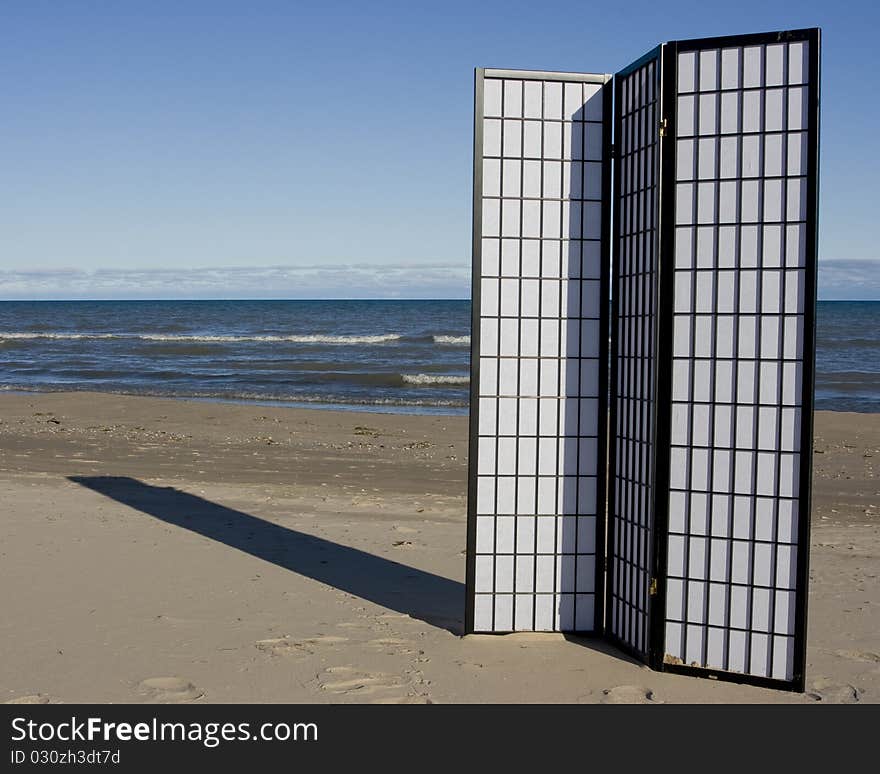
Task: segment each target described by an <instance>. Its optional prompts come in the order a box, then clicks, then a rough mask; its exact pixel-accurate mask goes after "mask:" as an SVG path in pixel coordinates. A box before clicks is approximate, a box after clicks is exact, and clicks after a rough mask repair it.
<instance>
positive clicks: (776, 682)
mask: <svg viewBox="0 0 880 774" xmlns="http://www.w3.org/2000/svg"><path fill="white" fill-rule="evenodd" d="M467 633H470V634H510V633H512V632H466V634H467ZM549 633H551V634H554V633H555V634H566V635H567V634H570V635H572V636H577V637H585V638H590V639H593V640H601V642H603V643H604V644H607V645H609V646H611V647H613V648H614V649H616V650H618V651H620V652H621V654H623V655H625V656H627V657H629V658H632V659H634V660H635V661H638V662H639V663H640V664H644V665H645V666H647V667H648V668H649V669H651V670H652V671H654V672H667V673H669V674H677V675H682V676H684V677H698V678H702V679H704V680H706V679H708V680H718V681H720V682H725V683H737V684H740V685H748V686H751V687H753V688H770V689H773V690H776V691H787V692H789V693H803V692H804V690H805V680H804V675H802V674H800V675H795V676H794V678H793V679H792V680H790V681H789V680H780V679H778V678H773V677H761V676H759V675H747V674H744V673H742V672H728V671H725V670H723V669H711V668H705V667H696V666H690V665H688V664H675V663H670V662H668V661H663V660H659V659H657V658H655V657H654V656H653V655H652V654H650V653H645V652H642V651H640V650H638V649H637V648H635V647H633V646H632V645H630V644H629V643H627V642H625V641H624V640H621V639H620V638H619V637H617V636H615V635H614V634H611V632H610V629H607V628H606V629H605V630H596V631H591V632H549Z"/></svg>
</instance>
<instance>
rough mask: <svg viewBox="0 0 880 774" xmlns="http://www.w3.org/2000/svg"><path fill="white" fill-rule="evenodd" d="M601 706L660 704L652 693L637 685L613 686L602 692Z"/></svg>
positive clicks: (648, 689)
mask: <svg viewBox="0 0 880 774" xmlns="http://www.w3.org/2000/svg"><path fill="white" fill-rule="evenodd" d="M599 701H600V703H602V704H662V703H663V702H662V700H661V699H658V698H657V696H656V694H655V693H654V691H652V690H651V689H650V688H642V687H641V686H639V685H615V686H614V687H613V688H606V689H605V690H604V691H602V698H601V699H600V700H599Z"/></svg>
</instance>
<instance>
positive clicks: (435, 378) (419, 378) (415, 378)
mask: <svg viewBox="0 0 880 774" xmlns="http://www.w3.org/2000/svg"><path fill="white" fill-rule="evenodd" d="M403 381H404V382H406V383H407V384H468V383H470V379H469V378H468V377H467V376H443V375H441V374H403Z"/></svg>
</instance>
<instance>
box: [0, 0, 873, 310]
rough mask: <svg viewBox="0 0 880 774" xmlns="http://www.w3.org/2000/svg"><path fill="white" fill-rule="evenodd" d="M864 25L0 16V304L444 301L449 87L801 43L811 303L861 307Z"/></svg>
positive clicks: (462, 12)
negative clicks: (718, 46)
mask: <svg viewBox="0 0 880 774" xmlns="http://www.w3.org/2000/svg"><path fill="white" fill-rule="evenodd" d="M878 24H880V10H878V6H877V5H876V4H875V3H873V2H865V1H864V0H857V1H856V2H850V3H828V2H815V1H814V0H802V2H799V3H797V4H785V7H784V6H783V4H781V3H767V2H766V0H763V1H762V2H753V1H752V0H743V1H741V2H737V3H727V4H715V3H711V2H706V1H705V0H703V2H675V1H674V0H669V1H668V2H666V3H657V2H640V1H631V2H626V3H607V4H598V3H589V2H584V0H579V1H578V2H568V1H567V0H566V1H565V2H555V3H547V2H540V3H539V2H536V1H533V2H520V1H519V0H506V1H505V2H493V1H492V0H486V1H485V2H481V3H473V2H443V3H421V2H414V1H412V2H399V3H398V2H383V1H382V0H374V2H371V3H364V2H334V1H333V0H325V1H324V2H320V3H306V2H295V1H294V0H288V1H287V2H272V1H270V0H249V2H246V3H245V2H226V1H225V0H211V1H210V2H201V1H200V0H175V2H166V1H165V0H151V1H150V2H144V1H143V0H141V2H132V1H130V0H117V1H116V2H112V1H111V0H104V1H101V0H76V1H75V0H4V2H3V3H2V5H0V106H2V107H0V116H2V118H0V137H2V141H0V170H2V173H0V298H4V299H23V298H32V299H37V298H218V297H229V298H235V297H242V298H277V297H289V298H297V297H326V298H340V297H404V298H418V297H430V298H466V297H467V296H468V294H469V277H470V250H471V248H470V241H471V238H470V230H471V186H472V180H471V175H472V127H473V69H474V67H478V66H485V67H499V68H520V69H544V70H563V71H580V72H615V71H616V70H619V69H621V68H622V67H624V66H626V65H627V64H628V63H629V62H631V61H632V60H634V59H636V58H637V57H639V56H640V55H641V54H642V53H644V52H646V51H648V50H649V49H651V48H653V47H654V46H655V45H656V44H657V43H659V42H662V41H665V40H674V39H684V38H692V37H706V36H713V35H722V34H737V33H744V32H760V31H767V30H777V29H793V28H799V27H811V26H820V27H822V30H823V51H822V56H823V61H822V127H821V172H820V191H821V203H820V253H819V254H820V263H819V265H820V285H819V287H820V290H819V294H820V298H825V299H856V298H873V299H880V248H878V245H877V239H876V232H877V222H878V214H880V212H878V209H880V208H878V197H877V190H876V181H877V180H878V179H880V154H878V152H877V142H878V140H877V127H878V126H880V100H878V99H877V98H876V96H874V95H876V80H875V79H876V75H875V73H876V56H877V55H876V50H877V43H876V29H877V27H878Z"/></svg>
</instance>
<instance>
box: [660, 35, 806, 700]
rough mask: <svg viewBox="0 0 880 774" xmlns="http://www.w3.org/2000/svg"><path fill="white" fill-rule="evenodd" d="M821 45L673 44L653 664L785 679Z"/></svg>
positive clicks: (798, 631) (792, 665)
mask: <svg viewBox="0 0 880 774" xmlns="http://www.w3.org/2000/svg"><path fill="white" fill-rule="evenodd" d="M818 44H819V40H818V31H815V30H813V31H804V32H800V33H787V34H779V35H777V34H774V35H767V36H748V37H743V38H726V39H725V38H722V39H714V40H707V41H688V42H679V43H677V44H670V45H671V46H674V47H675V54H674V56H673V57H672V62H674V68H675V74H674V83H675V91H676V98H675V106H674V109H673V111H672V112H671V115H672V116H674V118H673V123H674V129H675V131H674V136H675V143H674V154H675V161H674V193H671V195H672V196H673V208H674V222H673V223H672V224H668V225H667V226H664V228H667V227H668V228H670V229H674V231H673V236H672V239H671V253H672V254H671V255H669V256H664V260H665V261H667V262H668V263H670V264H671V265H672V267H673V272H672V274H673V278H672V280H671V299H670V312H671V314H670V317H671V330H670V336H671V340H672V353H671V359H672V362H671V367H670V369H669V379H670V383H671V384H670V399H671V406H670V407H669V408H668V409H667V410H668V411H669V412H670V413H669V415H668V416H667V417H666V419H667V421H668V427H669V438H668V442H669V455H670V458H669V491H668V495H667V496H668V502H667V504H666V505H667V508H668V513H667V519H668V535H667V536H666V546H665V564H666V576H665V589H664V591H665V594H664V596H665V628H664V632H663V637H664V646H663V661H664V665H665V666H667V667H671V668H675V667H681V666H684V667H690V668H696V669H698V670H710V671H712V672H715V673H717V674H718V675H719V676H725V677H730V676H736V675H741V676H744V677H748V678H753V679H755V680H766V681H770V682H780V683H785V684H789V685H791V686H794V687H802V684H803V673H804V648H805V626H806V594H807V588H806V584H807V567H806V564H807V560H808V550H809V536H808V529H809V488H810V470H811V456H812V454H811V449H812V432H811V429H812V389H813V386H812V373H813V357H814V355H813V348H814V345H813V324H814V323H813V319H814V306H815V253H816V244H815V233H816V208H817V204H816V202H817V196H816V191H817V179H816V178H817V147H818V145H817V143H818V139H817V132H818V94H817V91H818ZM670 190H671V189H670Z"/></svg>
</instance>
